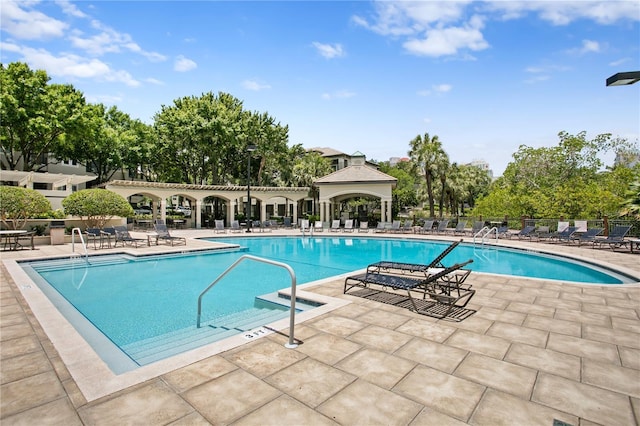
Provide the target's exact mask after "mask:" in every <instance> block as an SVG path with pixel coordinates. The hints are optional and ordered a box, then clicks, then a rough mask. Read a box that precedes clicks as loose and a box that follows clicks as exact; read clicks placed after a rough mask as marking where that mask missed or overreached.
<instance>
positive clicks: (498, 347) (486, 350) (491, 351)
mask: <svg viewBox="0 0 640 426" xmlns="http://www.w3.org/2000/svg"><path fill="white" fill-rule="evenodd" d="M446 344H447V345H448V346H454V347H456V348H460V349H464V350H467V351H469V352H475V353H479V354H482V355H487V356H490V357H492V358H497V359H502V358H504V355H505V354H506V353H507V350H508V349H509V345H510V342H508V341H507V340H504V339H501V338H500V337H493V336H488V335H486V334H478V333H472V332H470V331H466V330H458V331H457V332H455V333H454V334H453V335H452V336H451V337H450V338H449V339H448V340H447V341H446Z"/></svg>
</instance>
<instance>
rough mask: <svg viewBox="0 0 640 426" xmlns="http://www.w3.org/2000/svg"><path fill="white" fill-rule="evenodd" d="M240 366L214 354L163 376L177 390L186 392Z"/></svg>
mask: <svg viewBox="0 0 640 426" xmlns="http://www.w3.org/2000/svg"><path fill="white" fill-rule="evenodd" d="M237 368H238V367H237V366H236V365H234V364H232V363H231V362H229V361H227V360H226V359H224V358H222V357H219V356H212V357H209V358H206V359H203V360H202V361H198V362H195V363H193V364H190V365H187V366H186V367H182V368H180V369H178V370H174V371H172V372H170V373H167V374H165V375H164V376H162V377H163V378H164V380H165V381H166V382H167V383H168V384H169V385H170V386H171V387H172V388H174V389H175V390H176V391H178V392H184V391H186V390H187V389H191V388H193V387H195V386H198V385H200V384H202V383H204V382H206V381H208V380H211V379H215V378H216V377H220V376H222V375H224V374H227V373H229V372H231V371H233V370H235V369H237Z"/></svg>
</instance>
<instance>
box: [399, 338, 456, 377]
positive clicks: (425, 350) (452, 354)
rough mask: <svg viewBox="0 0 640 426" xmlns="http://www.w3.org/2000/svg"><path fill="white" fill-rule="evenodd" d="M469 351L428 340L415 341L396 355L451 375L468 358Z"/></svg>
mask: <svg viewBox="0 0 640 426" xmlns="http://www.w3.org/2000/svg"><path fill="white" fill-rule="evenodd" d="M467 353H468V352H467V351H465V350H463V349H458V348H452V347H449V346H447V345H443V344H440V343H435V342H430V341H428V340H421V339H418V338H415V339H413V340H412V341H410V342H409V343H407V344H406V345H405V346H403V347H402V348H400V349H399V350H398V351H397V352H396V353H395V354H394V355H397V356H400V357H403V358H406V359H409V360H412V361H415V362H418V363H420V364H423V365H427V366H429V367H433V368H436V369H438V370H440V371H444V372H445V373H451V372H453V370H455V369H456V368H457V367H458V365H459V364H460V362H461V361H462V360H463V359H464V357H465V356H467Z"/></svg>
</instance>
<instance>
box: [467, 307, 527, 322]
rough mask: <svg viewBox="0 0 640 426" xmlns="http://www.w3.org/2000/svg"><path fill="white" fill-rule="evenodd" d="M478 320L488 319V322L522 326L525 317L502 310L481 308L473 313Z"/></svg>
mask: <svg viewBox="0 0 640 426" xmlns="http://www.w3.org/2000/svg"><path fill="white" fill-rule="evenodd" d="M475 316H477V317H479V318H484V319H488V320H490V321H500V322H506V323H509V324H515V325H522V323H523V322H524V319H525V318H526V315H525V314H523V313H520V312H512V311H505V310H503V309H495V308H488V307H482V308H481V309H479V310H478V312H476V313H475Z"/></svg>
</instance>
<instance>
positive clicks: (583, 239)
mask: <svg viewBox="0 0 640 426" xmlns="http://www.w3.org/2000/svg"><path fill="white" fill-rule="evenodd" d="M602 231H604V228H590V229H587V232H583V233H581V234H578V233H577V232H576V235H574V236H573V237H572V238H571V242H575V243H577V244H578V245H581V244H582V243H593V242H594V241H595V239H596V237H597V236H598V235H600V234H602Z"/></svg>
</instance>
